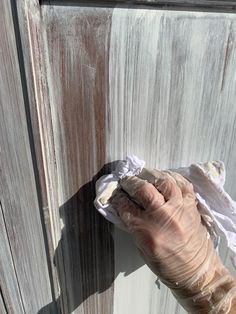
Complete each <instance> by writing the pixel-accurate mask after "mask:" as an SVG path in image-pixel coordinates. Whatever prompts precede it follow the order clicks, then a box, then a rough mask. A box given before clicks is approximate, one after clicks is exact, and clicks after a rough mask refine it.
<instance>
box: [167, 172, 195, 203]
mask: <svg viewBox="0 0 236 314" xmlns="http://www.w3.org/2000/svg"><path fill="white" fill-rule="evenodd" d="M164 172H165V173H168V174H169V175H171V176H172V177H173V178H174V179H175V181H176V183H177V185H178V187H179V188H180V190H181V192H182V195H183V197H184V196H185V195H186V194H193V195H195V193H194V190H193V185H192V183H191V182H189V181H188V180H187V179H185V178H184V177H183V176H182V175H181V174H179V173H177V172H174V171H170V170H165V171H164Z"/></svg>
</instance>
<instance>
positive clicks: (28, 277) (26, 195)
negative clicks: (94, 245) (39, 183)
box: [0, 0, 52, 314]
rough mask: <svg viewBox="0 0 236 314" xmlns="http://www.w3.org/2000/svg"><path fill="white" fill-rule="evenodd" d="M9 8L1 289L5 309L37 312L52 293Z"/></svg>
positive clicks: (5, 17) (3, 73) (0, 98)
mask: <svg viewBox="0 0 236 314" xmlns="http://www.w3.org/2000/svg"><path fill="white" fill-rule="evenodd" d="M11 9H12V8H11V6H10V1H8V0H4V1H1V3H0V10H1V12H2V14H1V18H0V27H1V30H2V31H1V34H0V46H1V54H0V111H1V114H0V120H1V122H0V147H1V161H0V162H1V164H0V168H1V180H0V191H1V192H0V200H1V204H2V207H1V208H2V210H1V219H3V218H4V226H5V228H4V229H5V230H4V229H3V230H2V234H1V236H2V237H3V238H1V240H2V241H4V243H5V244H4V246H3V245H1V249H3V248H4V252H3V253H2V254H1V265H3V271H2V272H1V285H2V284H3V286H1V291H2V297H3V300H4V301H5V304H6V306H7V311H8V312H9V313H17V314H18V313H37V311H38V310H39V309H40V308H41V307H42V306H44V305H45V304H47V303H48V302H51V301H52V295H51V287H50V280H49V275H48V265H47V259H46V253H45V247H44V238H43V232H42V226H41V219H40V212H39V210H40V209H39V204H38V196H37V191H36V184H35V174H34V169H33V163H32V155H31V149H30V140H29V133H28V125H27V118H26V111H25V102H24V95H23V88H22V87H23V85H22V76H21V72H20V66H19V60H18V53H17V44H16V37H15V30H14V21H13V16H14V15H12V10H11ZM6 234H7V239H6ZM7 240H8V242H7ZM1 244H2V243H1ZM9 250H10V251H9ZM9 254H10V255H11V256H9ZM6 259H8V262H7V261H6ZM13 264H14V269H13ZM14 272H15V273H14ZM6 273H8V275H6ZM16 277H17V280H16ZM11 280H12V281H11ZM10 281H11V282H10ZM17 286H18V287H19V289H18V288H17ZM19 294H20V296H19ZM21 300H22V304H21Z"/></svg>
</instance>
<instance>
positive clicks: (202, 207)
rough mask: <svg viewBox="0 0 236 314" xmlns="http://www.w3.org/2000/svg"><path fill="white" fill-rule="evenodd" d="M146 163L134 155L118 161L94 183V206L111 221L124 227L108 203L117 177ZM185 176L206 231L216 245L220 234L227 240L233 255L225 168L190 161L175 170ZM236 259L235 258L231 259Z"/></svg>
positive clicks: (232, 208)
mask: <svg viewBox="0 0 236 314" xmlns="http://www.w3.org/2000/svg"><path fill="white" fill-rule="evenodd" d="M144 165H145V162H144V161H143V160H140V159H139V158H137V157H136V156H128V157H127V158H126V160H125V161H120V162H119V163H118V165H117V167H116V169H115V171H113V172H112V173H111V174H109V175H105V176H102V177H101V178H100V179H99V180H98V181H97V182H96V195H97V196H96V199H95V201H94V205H95V207H96V209H97V210H98V211H99V212H100V213H101V214H102V215H103V216H104V217H105V218H106V219H107V220H109V221H110V222H112V223H114V224H115V225H117V226H119V227H121V228H122V229H123V223H122V221H121V220H120V217H119V216H118V214H117V212H116V211H115V210H114V209H113V208H112V206H111V204H110V203H109V198H110V197H111V195H112V193H113V192H114V191H115V190H116V189H117V188H118V187H119V179H121V178H123V177H125V176H133V175H138V174H140V172H141V171H142V169H143V167H144ZM173 171H175V172H178V173H180V174H181V175H182V176H184V177H185V178H186V179H188V180H189V181H190V182H191V183H192V184H193V187H194V191H195V192H196V197H197V199H198V209H199V212H200V213H201V215H202V218H203V219H204V221H205V223H206V224H207V228H208V231H209V234H210V236H211V238H212V240H213V242H214V244H215V247H216V248H217V246H218V243H219V237H220V236H223V237H225V239H226V240H227V245H228V247H229V248H230V249H231V250H232V252H233V253H234V256H236V202H235V201H233V200H232V199H231V197H230V196H229V195H228V194H227V193H226V191H225V190H224V187H223V186H224V183H225V167H224V163H223V162H221V161H212V162H207V163H198V164H193V165H191V166H190V167H183V168H178V169H174V170H173ZM234 261H235V258H234Z"/></svg>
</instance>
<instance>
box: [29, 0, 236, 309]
mask: <svg viewBox="0 0 236 314" xmlns="http://www.w3.org/2000/svg"><path fill="white" fill-rule="evenodd" d="M40 10H41V13H42V15H41V20H40V27H39V29H40V31H41V32H40V36H39V38H40V46H41V50H42V53H41V56H43V64H44V66H45V72H43V74H42V76H43V77H44V79H45V86H46V87H45V86H44V87H43V93H44V94H47V97H48V103H47V102H46V103H45V102H43V101H41V102H40V100H39V102H38V107H37V112H38V116H39V121H40V123H41V128H40V136H41V138H43V139H45V138H47V137H48V138H50V140H49V141H42V143H41V145H42V150H43V156H44V157H43V158H44V170H45V172H46V191H47V192H45V193H47V197H48V198H49V217H50V223H51V230H52V231H51V232H52V238H53V245H54V259H55V265H56V269H57V273H58V275H57V276H58V280H59V283H60V287H61V290H60V291H57V292H56V294H57V298H58V302H59V303H60V305H61V309H62V312H63V313H72V312H73V313H106V314H107V313H115V314H121V313H122V314H128V313H135V314H143V313H157V312H158V313H161V314H164V313H166V314H167V313H184V311H183V310H182V309H181V307H180V306H179V305H178V304H177V302H176V301H175V300H174V298H173V297H172V296H171V293H170V291H169V290H167V289H166V288H165V287H164V286H163V285H162V284H159V283H158V282H157V281H156V277H155V276H154V275H153V274H152V273H151V271H150V270H149V269H148V268H147V267H146V266H144V264H143V262H142V260H141V258H140V257H139V256H138V253H137V251H136V249H135V247H134V245H133V244H132V241H131V239H130V237H129V235H127V234H125V233H123V232H121V231H119V230H116V229H115V230H114V232H113V228H112V226H110V224H109V223H107V222H106V221H105V220H104V219H103V218H101V217H100V216H99V215H98V214H97V213H96V212H95V209H94V207H93V199H94V196H95V195H94V182H95V180H96V178H98V177H99V175H101V174H102V173H104V171H108V170H109V169H112V168H113V167H114V166H115V164H114V163H111V164H108V165H106V166H105V168H104V167H103V166H104V164H107V163H110V162H113V161H115V160H117V159H122V158H124V157H125V156H126V155H127V154H129V153H133V154H136V155H137V156H139V157H140V158H143V159H144V160H146V161H147V165H149V166H150V167H158V168H162V169H166V168H169V167H179V166H183V165H189V164H190V163H192V162H198V161H207V160H209V159H221V160H223V161H224V162H225V164H226V168H227V173H228V175H227V181H226V189H227V190H228V191H229V192H230V193H231V195H232V196H233V197H236V190H235V188H234V184H233V182H234V169H235V166H236V158H235V157H236V150H235V149H234V147H235V141H236V138H235V131H236V123H235V121H236V120H235V118H236V106H235V105H234V102H235V96H236V95H235V94H236V75H235V71H234V69H235V64H236V52H235V31H236V18H235V15H233V14H229V13H216V12H215V13H210V12H194V11H193V12H188V11H168V10H160V9H156V8H141V7H135V6H133V7H123V8H122V7H114V6H113V5H109V6H107V7H106V6H105V5H102V4H101V5H98V4H96V5H95V4H94V5H93V6H92V5H91V4H90V5H88V6H86V5H81V4H80V5H79V4H78V3H77V2H75V1H74V2H73V5H72V3H66V2H62V1H57V2H51V3H49V4H46V3H45V4H44V5H42V6H41V7H40ZM32 44H33V45H36V43H35V41H33V43H32ZM34 62H35V63H37V60H36V59H35V60H34ZM34 79H35V80H36V81H37V80H39V79H40V77H39V75H38V74H37V73H35V78H34ZM44 110H45V112H47V115H45V114H44V113H43V112H44ZM50 182H53V184H50ZM221 252H222V257H224V258H226V263H227V264H230V262H229V261H230V256H229V255H228V252H227V250H226V248H225V246H224V245H222V249H221ZM46 309H47V307H46Z"/></svg>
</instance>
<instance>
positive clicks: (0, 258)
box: [0, 203, 25, 313]
mask: <svg viewBox="0 0 236 314" xmlns="http://www.w3.org/2000/svg"><path fill="white" fill-rule="evenodd" d="M0 230H1V232H0V248H1V249H0V269H1V277H0V287H1V295H0V301H1V300H2V302H0V304H1V305H0V309H1V308H5V307H6V309H5V311H6V310H7V311H8V312H9V313H25V311H24V308H23V304H22V298H21V295H20V289H19V285H18V280H17V274H16V272H15V265H14V261H13V258H12V254H11V247H10V243H9V238H8V234H7V230H6V225H5V221H4V217H3V209H2V205H1V203H0ZM2 298H4V300H3V299H2ZM2 311H3V310H2V309H1V313H2Z"/></svg>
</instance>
